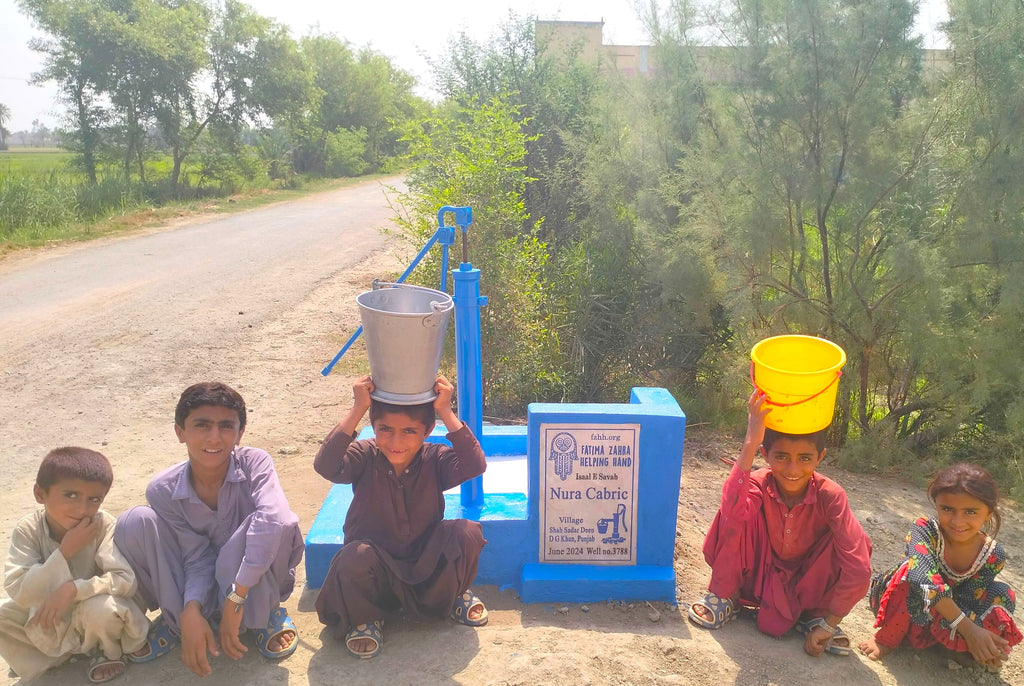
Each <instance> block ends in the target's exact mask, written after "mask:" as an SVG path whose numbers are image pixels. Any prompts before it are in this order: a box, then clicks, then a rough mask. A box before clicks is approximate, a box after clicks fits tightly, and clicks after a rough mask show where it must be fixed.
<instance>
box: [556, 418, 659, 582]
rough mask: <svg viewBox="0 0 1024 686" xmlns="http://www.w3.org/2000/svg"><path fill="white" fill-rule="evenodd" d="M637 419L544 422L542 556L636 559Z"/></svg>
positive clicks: (594, 560)
mask: <svg viewBox="0 0 1024 686" xmlns="http://www.w3.org/2000/svg"><path fill="white" fill-rule="evenodd" d="M639 439H640V425H639V424H542V425H541V441H540V444H541V451H542V455H541V470H540V498H539V506H540V512H539V514H540V539H541V540H540V562H547V563H550V562H564V563H574V562H575V563H588V564H593V563H603V564H636V530H635V526H634V525H635V523H636V513H637V481H638V473H639V465H638V461H637V448H638V446H639Z"/></svg>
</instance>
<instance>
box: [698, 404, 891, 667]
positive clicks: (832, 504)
mask: <svg viewBox="0 0 1024 686" xmlns="http://www.w3.org/2000/svg"><path fill="white" fill-rule="evenodd" d="M748 409H749V414H748V417H747V435H746V438H745V439H744V442H743V447H742V449H741V451H740V457H739V459H738V460H737V461H736V463H735V464H734V465H733V468H732V471H731V472H730V473H729V476H728V478H727V479H726V481H725V486H724V487H723V488H722V505H721V508H720V509H719V511H718V514H717V515H716V516H715V520H714V522H713V523H712V525H711V530H710V531H708V535H707V537H706V538H705V540H704V558H705V559H706V560H707V561H708V564H710V565H711V583H710V584H709V585H708V594H707V595H705V596H704V598H703V599H702V600H700V601H698V602H695V603H693V604H692V605H691V606H690V610H689V613H688V614H689V617H690V620H691V621H692V622H693V623H695V624H697V625H698V626H701V627H704V628H707V629H717V628H719V627H720V626H722V625H723V624H725V623H726V622H727V621H729V620H730V619H733V618H734V617H735V616H736V613H737V611H738V608H739V606H740V605H741V604H742V605H748V606H754V607H759V608H760V609H759V611H758V616H757V626H758V628H759V629H760V630H761V631H763V632H764V633H766V634H769V635H771V636H775V637H779V636H782V634H784V633H786V632H787V631H789V629H791V628H794V627H795V628H796V629H797V630H798V631H800V632H801V633H803V634H804V635H805V636H806V638H805V639H804V651H805V652H806V653H807V654H808V655H812V656H815V657H817V656H819V655H821V654H822V653H823V652H826V651H827V652H829V653H831V654H833V655H849V654H850V652H851V648H850V641H849V638H848V637H847V636H846V634H845V633H843V630H842V629H841V628H839V622H840V621H842V619H843V617H845V616H846V614H847V613H848V612H849V611H850V610H851V609H852V608H853V606H854V605H856V604H857V601H858V600H860V599H861V598H862V597H864V594H865V592H866V591H867V589H868V585H869V583H870V581H871V541H870V539H869V538H868V536H867V534H865V533H864V530H863V529H862V528H861V526H860V523H859V522H858V521H857V519H856V517H854V516H853V512H851V511H850V506H849V503H848V502H847V499H846V493H845V492H844V491H843V489H842V488H840V486H839V485H838V484H837V483H836V482H834V481H832V480H831V479H829V478H827V477H825V476H822V475H821V474H817V473H816V472H815V471H814V470H815V469H816V468H817V466H818V464H819V463H820V462H821V460H822V458H824V456H825V447H824V431H820V432H818V433H815V434H806V435H796V434H784V433H781V432H777V431H773V430H772V429H766V428H765V416H766V415H767V414H768V412H769V411H770V409H769V407H768V405H767V404H766V402H765V398H764V395H763V394H762V393H760V392H758V391H757V390H755V391H754V393H753V394H751V396H750V399H749V401H748ZM758 450H760V451H761V452H762V454H763V455H764V456H765V459H766V460H767V461H768V464H769V468H768V469H759V470H756V471H753V472H752V471H751V467H752V466H753V463H754V456H755V455H756V453H757V451H758Z"/></svg>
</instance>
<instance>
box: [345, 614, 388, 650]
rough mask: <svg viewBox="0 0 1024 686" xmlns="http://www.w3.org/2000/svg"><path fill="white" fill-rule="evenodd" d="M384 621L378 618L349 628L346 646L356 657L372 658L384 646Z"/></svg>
mask: <svg viewBox="0 0 1024 686" xmlns="http://www.w3.org/2000/svg"><path fill="white" fill-rule="evenodd" d="M383 626H384V623H383V622H382V621H381V620H379V619H378V620H376V621H373V622H370V623H368V624H359V625H358V626H354V627H352V628H351V629H349V632H348V635H347V636H345V647H346V648H348V652H350V653H352V654H353V655H355V656H356V657H360V658H364V659H365V658H371V657H374V656H375V655H377V653H379V652H380V651H381V649H382V648H383V647H384V634H383V631H382V629H383Z"/></svg>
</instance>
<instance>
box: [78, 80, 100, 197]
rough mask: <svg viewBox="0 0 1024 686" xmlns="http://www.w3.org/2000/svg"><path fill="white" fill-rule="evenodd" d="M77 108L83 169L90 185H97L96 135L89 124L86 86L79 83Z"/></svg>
mask: <svg viewBox="0 0 1024 686" xmlns="http://www.w3.org/2000/svg"><path fill="white" fill-rule="evenodd" d="M75 107H76V108H77V110H78V134H79V136H81V138H82V167H83V168H84V169H85V175H86V176H87V177H88V178H89V183H90V184H91V185H93V186H95V185H96V155H95V148H96V134H95V133H94V132H93V130H92V124H91V123H90V122H89V105H88V103H86V102H85V84H84V83H83V82H81V81H79V82H78V83H77V84H76V87H75Z"/></svg>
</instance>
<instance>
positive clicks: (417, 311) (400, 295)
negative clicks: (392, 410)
mask: <svg viewBox="0 0 1024 686" xmlns="http://www.w3.org/2000/svg"><path fill="white" fill-rule="evenodd" d="M356 303H358V305H359V315H360V317H362V320H363V337H364V340H365V341H366V355H367V357H368V358H369V359H370V376H371V377H372V378H373V385H374V390H373V393H371V394H370V396H371V397H372V398H373V399H374V400H380V401H381V402H386V403H392V404H394V405H418V404H420V403H427V402H430V401H432V400H433V399H434V398H436V397H437V393H435V392H434V382H435V381H436V380H437V370H438V368H439V367H440V366H441V355H442V354H443V353H444V338H445V333H446V332H447V331H448V319H449V318H450V317H451V312H452V310H453V309H455V303H454V301H452V297H451V296H450V295H448V294H447V293H444V292H442V291H435V290H434V289H432V288H423V287H422V286H411V285H409V284H404V283H382V282H379V281H376V280H374V282H373V290H372V291H366V292H364V293H360V294H359V295H358V296H356Z"/></svg>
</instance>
